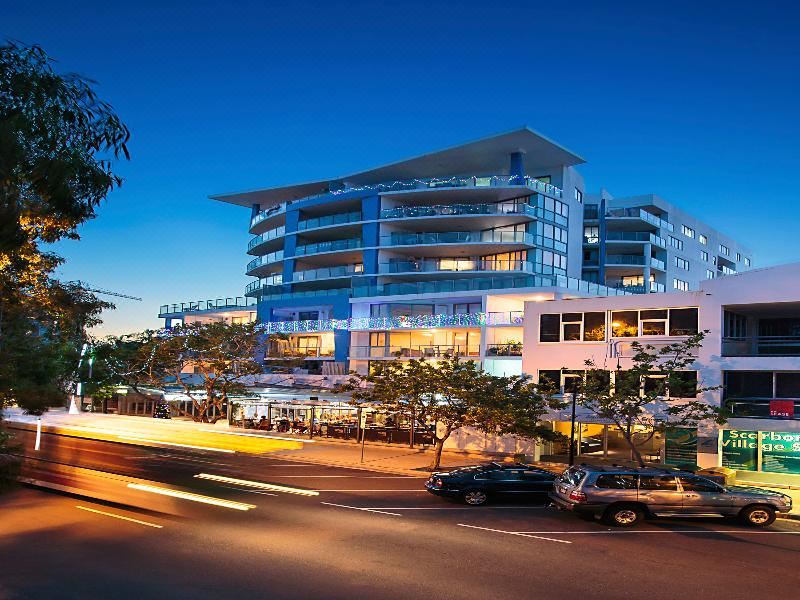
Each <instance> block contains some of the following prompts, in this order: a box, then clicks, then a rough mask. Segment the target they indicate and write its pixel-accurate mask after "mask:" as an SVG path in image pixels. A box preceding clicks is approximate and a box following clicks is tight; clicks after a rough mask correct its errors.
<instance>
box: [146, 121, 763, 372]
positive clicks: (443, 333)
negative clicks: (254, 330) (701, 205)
mask: <svg viewBox="0 0 800 600" xmlns="http://www.w3.org/2000/svg"><path fill="white" fill-rule="evenodd" d="M583 162H584V161H583V159H581V158H580V157H579V156H577V155H576V154H574V153H572V152H570V151H569V150H566V149H565V148H563V147H562V146H560V145H558V144H556V143H554V142H552V141H550V140H548V139H546V138H544V137H543V136H541V135H539V134H537V133H535V132H533V131H531V130H530V129H527V128H523V129H519V130H515V131H511V132H509V133H505V134H501V135H496V136H492V137H489V138H485V139H481V140H478V141H475V142H471V143H467V144H462V145H459V146H455V147H452V148H448V149H445V150H441V151H437V152H433V153H430V154H425V155H422V156H418V157H415V158H411V159H408V160H403V161H399V162H395V163H392V164H388V165H385V166H382V167H378V168H374V169H370V170H367V171H362V172H359V173H354V174H351V175H347V176H344V177H338V178H334V179H330V180H328V179H326V180H316V181H311V182H307V183H301V184H297V185H289V186H281V187H276V188H268V189H261V190H255V191H249V192H241V193H231V194H221V195H217V196H213V199H215V200H218V201H222V202H228V203H232V204H236V205H239V206H242V207H246V208H248V209H249V210H250V220H249V230H250V234H251V235H252V236H253V237H252V238H251V240H250V242H249V244H248V246H247V252H248V254H250V255H251V256H252V257H253V258H252V259H251V260H250V262H249V263H248V264H247V267H246V272H247V274H248V275H251V276H253V277H254V278H256V279H255V280H254V281H253V282H252V283H251V284H249V285H248V286H247V289H246V292H245V295H246V296H247V297H248V298H252V299H254V301H256V302H257V314H258V320H259V321H260V322H261V323H262V324H263V327H264V328H265V330H266V331H268V332H274V333H281V334H285V335H282V336H280V338H279V339H277V340H276V342H275V344H274V345H273V346H274V347H271V348H270V349H269V350H268V351H267V355H266V356H265V361H266V365H267V366H268V365H269V361H270V360H271V359H275V358H284V357H287V356H293V357H294V356H300V357H305V358H306V364H307V366H308V370H309V372H311V373H321V374H324V375H336V374H344V373H346V372H348V371H349V370H357V371H361V372H366V371H368V370H369V369H371V368H380V366H381V363H382V362H383V361H386V360H392V359H394V358H395V357H396V356H400V357H401V358H412V357H427V358H430V359H433V360H435V359H436V358H437V357H440V356H443V355H446V354H458V355H461V356H465V357H469V358H472V359H474V360H478V361H480V362H481V363H482V365H483V367H484V368H485V369H486V370H488V371H490V372H493V373H520V372H521V371H522V343H521V342H522V326H521V325H522V310H523V307H524V303H525V301H526V300H540V301H544V300H548V299H554V298H564V297H574V296H597V295H619V294H623V295H624V294H628V293H629V292H630V291H633V292H644V291H648V290H649V291H656V290H658V289H663V288H659V287H658V286H655V285H653V286H646V285H644V284H643V285H641V286H638V287H637V283H636V282H635V281H633V280H632V279H630V278H631V277H634V276H635V272H632V271H631V270H630V268H631V267H634V268H637V267H638V268H639V274H640V275H641V276H642V277H643V276H644V273H645V269H648V268H650V269H651V271H650V273H651V274H655V273H656V269H657V267H658V265H659V262H658V261H659V260H662V261H666V260H667V258H668V252H667V250H666V249H665V248H664V247H663V246H664V244H661V242H660V240H661V238H662V237H663V235H664V234H665V232H667V231H669V235H672V234H673V233H674V234H675V235H683V236H684V237H685V235H684V234H681V233H675V232H673V231H672V229H674V228H675V227H680V226H681V225H683V224H686V225H692V226H694V227H695V231H696V234H697V235H698V236H700V235H705V236H707V237H706V238H705V239H706V242H707V244H711V243H712V242H713V243H717V240H718V237H716V236H717V234H716V233H715V234H713V235H714V236H715V237H713V238H712V237H711V235H712V234H711V232H712V230H711V229H710V228H707V227H700V226H699V225H698V224H697V221H696V220H694V219H690V218H689V217H688V216H685V215H683V213H680V212H679V211H677V209H674V208H673V207H669V211H668V210H667V209H666V208H665V205H664V203H663V202H662V201H660V200H657V199H646V200H641V201H640V202H639V204H631V205H630V206H634V205H635V206H639V205H641V206H642V207H643V208H642V209H641V210H638V209H637V210H635V211H634V210H633V209H632V210H631V213H632V214H633V213H635V214H634V215H633V216H631V217H628V216H625V215H621V216H618V217H615V216H614V213H613V212H609V211H614V210H617V209H619V208H626V207H628V206H629V205H628V204H625V203H624V202H623V203H622V204H621V205H616V204H614V205H611V204H608V205H606V203H605V202H607V201H608V202H610V201H611V199H610V197H609V196H608V195H607V194H604V195H603V196H602V197H601V200H600V201H598V202H596V203H595V204H597V208H598V212H597V215H596V217H597V218H596V219H595V220H594V221H591V220H589V221H586V220H585V219H586V218H591V213H589V214H585V209H586V206H585V203H584V197H585V189H584V182H583V178H582V177H581V175H580V173H578V171H577V170H576V167H577V165H579V164H581V163H583ZM659 207H660V208H659ZM677 215H680V217H681V219H682V220H680V221H674V219H675V217H676V216H677ZM673 223H674V224H673ZM592 226H595V227H596V229H597V236H596V238H597V239H596V240H595V239H594V238H593V237H592V235H593V234H591V232H590V228H591V227H592ZM620 234H624V235H620ZM629 236H633V237H632V238H631V239H628V237H629ZM639 237H642V239H641V240H640V239H639ZM617 238H619V239H617ZM645 238H646V239H645ZM653 240H655V241H653ZM584 242H586V243H584ZM698 243H699V242H698ZM659 244H660V245H659ZM592 245H594V246H595V247H596V249H597V250H598V252H600V251H602V253H603V257H604V260H603V261H601V262H602V268H600V267H599V265H600V263H598V268H597V269H595V271H592V269H591V267H590V265H589V264H587V262H586V261H585V256H586V252H587V251H591V249H592ZM727 247H728V248H729V251H730V252H741V250H740V248H739V247H738V246H736V245H734V244H733V243H732V242H731V243H729V244H728V246H727ZM709 250H710V249H709ZM637 253H638V255H637ZM659 253H661V255H660V254H659ZM673 254H675V253H671V254H669V259H670V260H671V259H672V256H673ZM645 255H647V256H649V257H650V259H651V262H648V263H647V264H644V263H642V264H636V263H635V262H634V260H638V259H643V257H644V256H645ZM659 256H660V258H659ZM675 256H677V255H675ZM589 258H591V256H589ZM747 258H748V260H750V255H749V253H748V254H747ZM609 260H610V261H611V262H610V263H609V262H608V261H609ZM624 261H629V262H631V263H632V264H627V263H626V262H624ZM742 261H744V259H742ZM697 262H699V257H698V259H697V260H694V259H693V263H697ZM709 265H711V263H709ZM698 268H699V267H698V266H695V265H694V264H693V265H692V266H691V267H690V270H691V272H692V273H694V272H695V271H696V270H697V269H698ZM715 268H716V267H715ZM670 272H671V271H670ZM667 273H668V271H667V270H666V267H665V266H664V265H662V269H661V271H659V272H658V274H657V275H655V277H657V279H654V282H658V283H662V284H663V283H664V281H665V280H666V274H667ZM601 275H602V276H601ZM582 276H583V278H584V279H585V278H587V277H588V278H590V279H594V280H595V281H602V282H608V284H610V285H608V286H606V285H603V284H598V283H596V282H587V281H583V280H581V278H582ZM626 278H628V279H626ZM649 279H650V278H649V276H648V277H647V280H648V281H649ZM637 281H638V280H637ZM642 281H644V280H642ZM694 283H695V280H692V286H693V287H695V286H694ZM619 285H625V286H627V287H618V286H619ZM226 302H227V301H226ZM221 310H227V309H221ZM245 310H246V311H248V312H249V310H250V309H249V308H247V309H245ZM200 313H203V314H204V315H205V317H204V318H210V317H211V316H212V313H213V311H211V312H209V311H207V310H206V311H199V312H198V311H197V310H196V309H195V310H194V311H192V310H190V311H189V312H187V311H186V310H185V309H184V308H183V307H182V306H181V305H179V306H175V305H170V306H166V307H162V311H161V314H160V316H161V317H163V318H165V319H166V321H167V325H169V324H170V323H171V322H174V321H175V320H178V319H181V318H187V319H189V318H198V316H202V315H200Z"/></svg>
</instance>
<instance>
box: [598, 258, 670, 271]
mask: <svg viewBox="0 0 800 600" xmlns="http://www.w3.org/2000/svg"><path fill="white" fill-rule="evenodd" d="M648 259H649V260H648ZM646 264H649V265H650V266H651V267H653V268H654V269H659V270H661V271H664V270H666V265H665V264H664V261H663V260H659V259H657V258H652V257H646V256H642V255H640V254H612V255H610V256H606V265H607V266H612V267H614V266H638V267H643V266H645V265H646Z"/></svg>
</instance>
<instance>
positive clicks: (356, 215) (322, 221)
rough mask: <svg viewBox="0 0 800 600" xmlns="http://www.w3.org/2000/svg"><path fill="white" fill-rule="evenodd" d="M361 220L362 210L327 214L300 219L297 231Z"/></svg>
mask: <svg viewBox="0 0 800 600" xmlns="http://www.w3.org/2000/svg"><path fill="white" fill-rule="evenodd" d="M360 220H361V212H360V211H354V212H349V213H341V214H338V215H326V216H324V217H314V218H313V219H304V220H302V221H299V222H298V223H297V231H305V230H307V229H317V228H319V227H330V226H332V225H346V224H347V223H356V222H358V221H360Z"/></svg>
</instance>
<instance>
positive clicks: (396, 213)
mask: <svg viewBox="0 0 800 600" xmlns="http://www.w3.org/2000/svg"><path fill="white" fill-rule="evenodd" d="M522 207H523V204H522V203H518V202H498V203H496V204H446V205H435V206H398V207H397V208H384V209H383V210H381V219H403V218H407V219H413V218H416V217H439V216H459V215H509V214H510V215H513V214H521V213H523V212H525V211H524V209H523V208H522Z"/></svg>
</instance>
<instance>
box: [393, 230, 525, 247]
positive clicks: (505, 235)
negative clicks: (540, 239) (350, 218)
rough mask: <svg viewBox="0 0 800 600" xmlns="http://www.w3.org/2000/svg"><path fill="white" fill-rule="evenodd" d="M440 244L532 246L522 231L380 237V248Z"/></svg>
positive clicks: (413, 234) (461, 232)
mask: <svg viewBox="0 0 800 600" xmlns="http://www.w3.org/2000/svg"><path fill="white" fill-rule="evenodd" d="M440 244H517V245H524V246H533V245H534V239H533V235H532V234H530V233H526V232H524V231H443V232H436V233H404V232H397V231H396V232H393V233H392V234H391V235H385V236H381V246H430V245H436V246H438V245H440Z"/></svg>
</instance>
